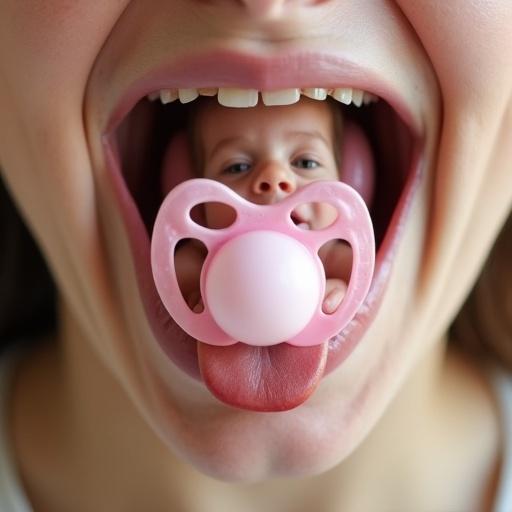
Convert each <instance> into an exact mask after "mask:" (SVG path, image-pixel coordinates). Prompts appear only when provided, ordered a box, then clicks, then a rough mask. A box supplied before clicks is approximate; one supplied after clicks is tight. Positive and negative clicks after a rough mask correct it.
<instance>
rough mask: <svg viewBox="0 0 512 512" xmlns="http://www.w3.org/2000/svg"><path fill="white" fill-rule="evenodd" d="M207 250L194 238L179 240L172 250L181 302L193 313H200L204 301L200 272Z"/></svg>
mask: <svg viewBox="0 0 512 512" xmlns="http://www.w3.org/2000/svg"><path fill="white" fill-rule="evenodd" d="M207 256H208V249H207V248H206V246H205V245H204V243H203V242H201V241H200V240H197V239H195V238H184V239H182V240H180V241H179V242H178V243H177V244H176V247H175V249H174V255H173V257H174V269H175V271H176V279H177V281H178V287H179V289H180V292H181V296H182V297H183V300H184V301H185V303H186V304H187V306H188V308H189V309H190V311H192V312H193V313H202V311H203V310H204V301H203V297H202V295H201V284H200V283H201V279H200V278H201V270H202V268H203V265H204V262H205V260H206V257H207Z"/></svg>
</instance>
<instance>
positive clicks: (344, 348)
mask: <svg viewBox="0 0 512 512" xmlns="http://www.w3.org/2000/svg"><path fill="white" fill-rule="evenodd" d="M196 64H197V63H196ZM178 67H179V66H178ZM197 67H199V68H200V66H197ZM210 67H211V65H210ZM175 71H176V70H175ZM179 74H180V70H178V71H176V75H175V76H179ZM192 75H193V73H192V74H191V73H190V72H187V73H183V72H182V76H186V77H187V79H188V80H189V83H188V84H187V83H185V84H184V85H180V84H178V83H177V82H174V83H169V84H165V82H164V81H163V80H162V79H161V78H158V79H156V80H154V82H155V83H156V86H154V85H153V86H152V85H149V84H148V83H144V87H137V88H136V92H133V91H132V93H131V96H130V98H131V99H130V102H129V103H130V105H129V108H126V105H125V106H124V107H123V109H122V115H120V114H119V113H117V117H116V118H115V120H114V121H113V122H111V125H110V126H109V129H108V131H107V132H106V134H105V137H104V147H105V151H106V155H107V165H108V168H109V171H110V177H111V179H112V184H113V188H114V191H115V194H116V196H117V198H118V200H119V205H120V208H121V211H122V214H123V218H124V220H125V225H126V229H127V233H128V237H129V240H130V243H131V246H132V254H133V258H134V263H135V268H136V270H137V278H138V282H139V289H140V293H141V297H142V300H143V303H144V305H145V308H146V314H147V317H148V320H149V322H150V325H151V326H152V329H153V332H154V334H155V338H156V339H157V341H158V342H159V344H160V346H161V347H162V349H163V350H164V352H165V353H166V354H167V355H168V357H169V358H170V359H171V360H172V361H173V362H174V363H175V364H176V365H177V366H178V367H180V368H181V369H182V370H183V371H185V372H187V373H188V374H189V375H190V376H192V377H194V378H196V379H203V380H204V375H203V376H201V371H200V369H199V363H198V343H197V341H196V340H194V339H193V338H191V337H190V336H188V335H187V334H186V333H185V332H184V331H183V330H182V329H181V328H180V327H179V326H178V325H177V324H176V323H175V321H174V320H173V319H172V318H171V317H170V316H169V314H168V312H167V311H166V309H165V308H164V306H163V305H162V303H161V300H160V298H159V296H158V293H157V291H156V288H155V285H154V283H153V278H152V275H151V263H150V239H151V233H152V228H153V224H154V221H155V218H156V215H157V212H158V210H159V208H160V205H161V204H162V201H163V199H164V195H165V194H164V192H163V190H162V184H161V177H162V166H163V160H164V156H165V153H166V149H167V147H168V145H169V142H170V141H171V140H172V139H173V137H174V136H175V135H176V134H178V133H180V132H183V130H184V129H185V127H186V119H187V112H188V110H189V109H190V107H191V105H193V102H194V101H195V100H196V99H197V98H198V97H200V96H202V95H203V96H217V99H218V101H219V102H220V103H221V104H224V105H226V106H231V107H233V108H235V107H236V108H251V105H253V104H254V102H255V101H259V102H261V101H263V102H264V103H266V104H267V105H269V108H272V106H271V105H279V104H290V103H293V102H294V101H297V99H298V98H299V97H300V96H301V95H304V96H308V97H310V98H314V99H316V100H318V101H324V100H326V98H327V97H329V96H330V97H331V98H333V99H334V100H335V101H337V105H338V108H339V109H340V110H341V111H342V114H343V118H344V119H346V120H349V121H350V122H351V123H353V124H354V125H357V126H358V127H359V128H360V129H361V130H362V132H363V133H364V136H365V138H366V140H367V141H368V144H369V147H370V148H371V153H372V157H373V161H374V167H375V172H374V193H373V199H372V202H371V206H370V208H369V211H370V215H371V218H372V222H373V226H374V233H375V242H376V251H377V254H376V267H375V274H374V277H373V281H372V285H371V288H370V292H369V293H368V296H367V298H366V301H365V303H364V304H363V306H362V307H361V310H360V312H359V313H358V314H357V315H356V317H355V318H354V320H353V321H352V322H351V323H350V324H349V325H348V326H347V327H346V328H345V329H344V330H343V331H342V332H340V333H339V334H338V335H337V336H335V337H333V338H332V339H331V340H330V341H329V342H328V343H325V344H324V345H326V349H325V350H324V352H325V353H326V354H324V356H322V357H323V363H322V368H321V369H318V371H317V372H316V373H315V376H314V378H312V379H310V381H308V382H305V383H303V384H301V385H302V386H303V388H304V389H303V390H301V391H297V390H294V392H293V397H287V398H286V397H285V398H283V397H281V399H279V400H277V402H278V404H277V405H276V403H277V402H276V401H275V400H274V402H272V403H270V402H271V401H272V400H270V401H269V400H267V401H266V402H265V399H261V400H260V402H259V403H256V402H254V403H248V402H247V400H246V401H245V402H244V399H243V398H242V399H240V400H239V401H238V402H237V401H236V400H238V399H239V398H240V397H238V398H237V399H236V400H229V399H226V400H224V401H225V402H227V403H230V404H231V405H235V406H239V407H243V408H247V409H252V410H286V409H290V408H292V407H295V406H297V405H299V404H300V403H302V402H303V401H304V400H305V399H306V398H307V397H308V396H309V395H310V394H311V393H312V391H313V390H314V388H316V386H317V385H318V382H319V380H320V379H321V377H322V375H326V374H327V373H329V372H330V371H332V370H334V369H335V368H337V367H338V366H339V365H340V364H341V363H342V362H343V361H344V360H345V359H346V358H347V357H348V355H349V354H350V353H351V352H352V350H353V349H354V347H355V346H356V345H357V344H358V342H359V341H360V340H361V339H362V337H363V335H364V333H365V331H366V330H367V328H368V326H369V325H370V324H371V322H372V320H373V318H374V317H375V315H376V312H377V310H378V308H379V305H380V303H381V300H382V297H383V295H384V293H385V290H386V286H387V282H388V279H389V276H390V273H391V270H390V269H391V266H392V265H391V263H392V261H393V257H394V253H395V252H396V249H397V246H398V243H399V240H400V238H401V237H400V235H401V232H402V226H403V224H404V223H405V219H406V217H407V213H408V211H409V209H410V208H409V207H410V204H411V202H412V199H413V197H414V192H415V190H416V189H417V186H418V184H419V182H420V180H421V167H422V166H421V163H422V151H423V144H424V140H423V138H422V136H421V135H420V134H419V133H417V132H416V131H415V129H414V128H413V127H412V126H411V124H410V122H409V120H408V119H407V116H404V115H403V112H398V111H397V109H396V108H394V106H392V103H393V101H390V99H389V98H387V97H386V96H385V95H379V94H378V91H375V90H363V89H361V88H358V87H355V86H354V85H352V84H350V83H347V82H342V83H338V84H332V83H330V84H329V85H328V86H324V87H322V86H321V84H318V87H309V85H310V84H308V87H286V88H282V89H276V88H269V89H265V88H264V87H260V88H257V89H252V88H249V87H247V84H246V83H243V82H240V85H239V86H238V87H235V86H234V84H233V83H232V82H233V80H234V79H233V78H232V77H229V78H226V74H225V73H222V71H221V72H219V76H217V77H216V78H215V80H216V81H217V83H216V84H214V83H212V81H213V78H211V76H212V73H209V74H208V73H205V76H209V78H208V80H205V79H203V78H202V76H201V74H199V75H198V76H197V77H195V76H192ZM292 78H293V77H292ZM201 80H203V81H202V82H201ZM247 80H250V76H249V78H248V79H247ZM182 81H183V82H184V81H185V80H184V79H182ZM298 82H300V81H298ZM164 84H165V85H166V86H163V85H164ZM185 85H186V86H185ZM395 106H396V105H395ZM191 177H192V176H183V177H182V178H180V177H177V178H176V180H177V182H179V181H180V179H188V178H191ZM292 220H293V221H294V222H295V223H296V224H297V223H300V222H301V219H300V218H299V217H297V218H292ZM283 345H286V344H283ZM318 357H320V356H318ZM274 366H275V362H274ZM286 370H287V371H288V370H290V371H291V369H289V368H286ZM287 378H288V379H289V380H290V379H291V380H293V375H288V377H287ZM267 384H268V383H267ZM217 396H218V397H219V398H221V399H224V398H225V397H222V396H219V393H217ZM260 398H261V397H260Z"/></svg>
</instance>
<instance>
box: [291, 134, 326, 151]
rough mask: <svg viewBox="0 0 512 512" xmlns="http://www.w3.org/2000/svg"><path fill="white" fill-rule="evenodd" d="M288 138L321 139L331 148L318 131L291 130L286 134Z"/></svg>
mask: <svg viewBox="0 0 512 512" xmlns="http://www.w3.org/2000/svg"><path fill="white" fill-rule="evenodd" d="M285 135H286V136H288V137H306V138H308V139H311V138H313V139H319V140H320V141H322V142H323V143H324V144H325V145H326V146H327V147H328V148H330V147H331V145H330V143H329V141H328V140H327V139H326V138H325V137H324V136H323V135H322V134H321V133H320V132H319V131H318V130H311V131H309V130H306V131H304V130H291V131H288V132H286V134H285Z"/></svg>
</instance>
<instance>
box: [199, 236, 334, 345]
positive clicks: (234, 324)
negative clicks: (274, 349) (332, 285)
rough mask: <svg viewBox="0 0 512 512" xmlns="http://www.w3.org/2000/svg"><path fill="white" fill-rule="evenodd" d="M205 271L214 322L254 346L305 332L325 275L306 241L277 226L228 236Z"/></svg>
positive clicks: (208, 304) (320, 293)
mask: <svg viewBox="0 0 512 512" xmlns="http://www.w3.org/2000/svg"><path fill="white" fill-rule="evenodd" d="M204 275H205V287H204V290H205V294H206V297H205V300H206V304H207V306H208V308H209V310H210V313H211V315H212V316H213V318H214V320H215V322H216V323H217V324H218V325H219V327H221V329H223V330H224V331H225V332H226V333H227V334H229V335H230V336H231V337H232V338H233V339H235V340H238V341H242V342H244V343H247V344H249V345H256V346H265V345H275V344H277V343H281V342H284V341H286V340H289V339H292V338H293V337H294V336H295V335H297V334H298V333H299V332H300V331H302V329H304V327H305V326H306V325H307V324H308V323H309V322H310V320H311V318H312V317H313V315H314V313H315V311H316V310H317V308H318V304H319V302H320V300H321V297H322V282H323V280H324V279H325V278H324V276H323V275H321V274H320V273H319V269H318V265H317V264H316V261H315V260H314V259H313V258H312V256H311V254H310V253H309V252H308V251H307V250H306V248H305V247H304V245H302V244H301V243H299V242H298V241H297V240H295V239H293V238H291V237H290V236H287V235H284V234H282V233H278V232H275V231H252V232H250V233H246V234H243V235H240V236H238V237H236V238H234V239H232V240H230V241H229V242H227V243H226V244H225V245H223V246H222V247H221V248H220V249H219V251H218V252H217V254H215V256H214V257H213V258H212V260H211V262H210V265H209V267H208V268H207V269H205V273H204Z"/></svg>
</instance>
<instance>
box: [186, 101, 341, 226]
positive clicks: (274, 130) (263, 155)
mask: <svg viewBox="0 0 512 512" xmlns="http://www.w3.org/2000/svg"><path fill="white" fill-rule="evenodd" d="M333 115H335V113H334V112H333V110H331V107H330V106H329V104H328V103H326V102H319V101H315V100H309V101H308V100H307V98H306V99H305V100H302V101H300V102H299V103H296V104H294V105H289V106H281V107H275V108H269V107H266V106H265V105H262V104H259V105H258V106H257V107H254V108H250V109H234V108H226V107H222V106H219V105H218V104H216V102H211V103H209V104H208V105H206V106H205V107H204V108H203V109H202V110H201V111H200V112H199V114H198V117H197V119H196V130H197V136H198V137H199V150H200V151H201V154H202V159H201V160H202V162H203V166H202V167H203V173H202V174H203V176H204V177H205V178H210V179H213V180H216V181H220V182H221V183H224V184H225V185H227V186H228V187H230V188H231V189H233V190H234V191H235V192H237V193H238V194H239V195H241V196H242V197H245V198H246V199H247V200H249V201H251V202H253V203H256V204H272V203H275V202H277V201H280V200H282V199H284V198H285V197H287V196H288V195H290V194H292V193H293V192H295V191H296V190H297V189H299V188H302V187H303V186H304V185H307V184H308V183H312V182H314V181H319V180H337V179H338V169H337V164H336V158H335V156H334V152H335V151H340V148H339V147H334V123H333ZM294 215H295V216H296V218H295V219H294V220H295V221H296V222H299V223H304V224H306V225H307V226H308V227H309V228H312V229H318V228H321V227H325V226H327V225H329V224H330V223H331V222H332V221H333V220H334V218H335V211H334V210H333V208H331V207H329V205H328V204H325V203H315V204H312V205H306V204H305V205H300V206H299V207H298V208H296V210H295V212H294ZM206 216H207V222H208V225H209V226H210V227H213V228H219V227H225V226H226V225H229V224H230V221H231V220H232V210H231V209H229V208H225V207H223V206H222V205H221V204H219V203H208V204H207V205H206Z"/></svg>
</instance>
